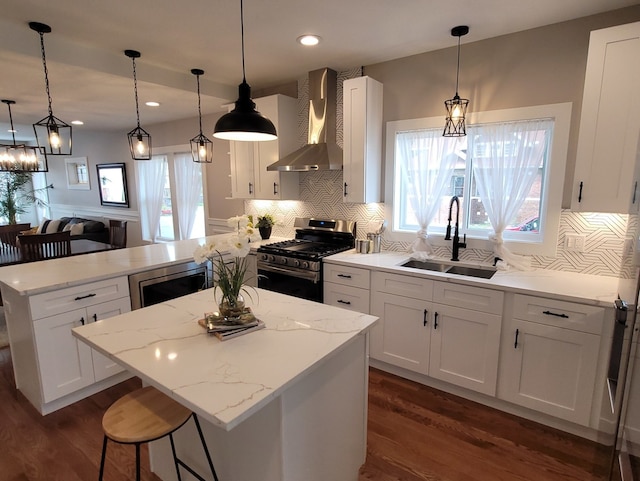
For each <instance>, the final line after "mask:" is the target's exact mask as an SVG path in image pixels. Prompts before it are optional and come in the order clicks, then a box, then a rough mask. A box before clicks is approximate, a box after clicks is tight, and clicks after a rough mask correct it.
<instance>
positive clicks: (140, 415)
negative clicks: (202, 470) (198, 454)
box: [98, 386, 218, 481]
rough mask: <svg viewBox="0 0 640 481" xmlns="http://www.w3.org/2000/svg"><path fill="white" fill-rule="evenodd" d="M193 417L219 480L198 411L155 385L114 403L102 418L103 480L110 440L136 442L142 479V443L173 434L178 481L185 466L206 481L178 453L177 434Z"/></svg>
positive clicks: (213, 471)
mask: <svg viewBox="0 0 640 481" xmlns="http://www.w3.org/2000/svg"><path fill="white" fill-rule="evenodd" d="M191 417H193V422H194V424H195V425H196V429H197V431H198V436H199V437H200V442H201V443H202V449H203V451H204V454H205V456H206V458H207V463H208V464H209V469H210V470H211V474H212V475H213V479H214V481H218V475H217V474H216V470H215V468H214V467H213V461H212V460H211V455H210V454H209V449H208V448H207V443H206V441H205V439H204V436H203V434H202V428H201V427H200V422H199V421H198V416H196V413H194V412H192V411H191V410H189V409H187V408H186V407H184V406H183V405H182V404H180V403H179V402H177V401H174V400H173V399H171V398H170V397H169V396H167V395H166V394H163V393H161V392H160V391H158V390H157V389H155V388H154V387H152V386H147V387H144V388H142V389H138V390H136V391H133V392H131V393H129V394H125V395H124V396H122V397H121V398H120V399H118V400H117V401H116V402H114V403H113V404H112V405H111V406H110V407H109V409H107V411H106V412H105V413H104V416H103V417H102V429H103V430H104V440H103V442H102V459H101V460H100V475H99V477H98V480H99V481H102V478H103V475H104V466H105V460H106V457H107V440H109V439H110V440H111V441H114V442H116V443H120V444H134V445H135V447H136V481H140V445H141V444H143V443H148V442H150V441H155V440H156V439H160V438H163V437H164V436H169V442H170V443H171V453H172V455H173V462H174V464H175V467H176V475H177V477H178V481H181V479H182V478H181V476H180V467H183V468H184V469H186V470H187V471H189V473H191V475H193V476H194V477H195V478H196V479H198V480H199V481H206V480H205V479H204V478H203V477H202V476H201V475H200V474H198V473H197V472H196V471H194V470H193V468H191V467H190V466H189V465H187V464H186V463H185V462H184V461H183V460H182V459H180V457H178V454H177V453H176V446H175V443H174V440H173V433H174V432H175V431H177V430H178V429H180V428H181V427H182V426H183V425H184V424H185V423H186V422H187V421H188V420H189V418H191Z"/></svg>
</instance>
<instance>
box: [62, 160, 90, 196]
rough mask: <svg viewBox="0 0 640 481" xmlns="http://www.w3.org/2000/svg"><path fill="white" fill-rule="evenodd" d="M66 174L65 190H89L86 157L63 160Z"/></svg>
mask: <svg viewBox="0 0 640 481" xmlns="http://www.w3.org/2000/svg"><path fill="white" fill-rule="evenodd" d="M64 166H65V169H66V173H67V189H72V190H91V184H90V183H89V166H88V164H87V158H86V157H72V158H68V159H64Z"/></svg>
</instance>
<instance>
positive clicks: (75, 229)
mask: <svg viewBox="0 0 640 481" xmlns="http://www.w3.org/2000/svg"><path fill="white" fill-rule="evenodd" d="M70 230H71V235H81V234H82V233H83V232H84V224H83V223H82V222H78V223H77V224H72V225H71V229H70Z"/></svg>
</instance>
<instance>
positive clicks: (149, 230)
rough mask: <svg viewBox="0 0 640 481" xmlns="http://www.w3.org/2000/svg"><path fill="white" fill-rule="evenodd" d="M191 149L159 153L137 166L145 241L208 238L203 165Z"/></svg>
mask: <svg viewBox="0 0 640 481" xmlns="http://www.w3.org/2000/svg"><path fill="white" fill-rule="evenodd" d="M189 149H190V147H189V146H184V147H182V146H181V147H174V148H164V149H156V150H155V155H153V157H152V158H151V160H150V161H140V162H136V167H137V169H138V186H139V189H138V191H139V195H140V202H139V205H140V206H141V209H140V210H141V220H142V224H143V226H142V233H143V238H144V239H146V240H152V241H157V240H160V241H170V240H178V239H192V238H195V237H203V236H204V235H205V212H204V195H203V185H202V164H199V163H195V162H193V161H192V159H191V151H190V150H189Z"/></svg>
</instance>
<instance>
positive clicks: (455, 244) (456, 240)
mask: <svg viewBox="0 0 640 481" xmlns="http://www.w3.org/2000/svg"><path fill="white" fill-rule="evenodd" d="M453 204H455V205H456V223H455V226H454V231H453V239H452V238H451V221H452V220H453V217H452V214H453ZM459 223H460V199H458V196H457V195H454V196H453V197H451V201H450V202H449V218H448V223H447V232H446V235H445V236H444V240H451V241H452V246H451V260H452V261H458V260H460V259H458V255H459V253H460V248H462V249H464V248H466V247H467V234H464V236H463V241H462V242H460V232H459Z"/></svg>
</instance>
